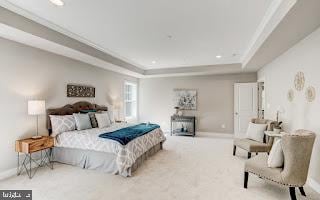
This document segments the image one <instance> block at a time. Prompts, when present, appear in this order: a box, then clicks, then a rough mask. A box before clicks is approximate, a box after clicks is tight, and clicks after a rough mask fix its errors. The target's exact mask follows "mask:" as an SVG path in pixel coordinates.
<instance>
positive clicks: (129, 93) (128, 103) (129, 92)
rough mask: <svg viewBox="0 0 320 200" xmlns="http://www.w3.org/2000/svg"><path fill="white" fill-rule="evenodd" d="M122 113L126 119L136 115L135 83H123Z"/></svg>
mask: <svg viewBox="0 0 320 200" xmlns="http://www.w3.org/2000/svg"><path fill="white" fill-rule="evenodd" d="M124 114H125V117H126V119H130V118H136V117H137V84H135V83H132V82H127V81H126V82H125V83H124Z"/></svg>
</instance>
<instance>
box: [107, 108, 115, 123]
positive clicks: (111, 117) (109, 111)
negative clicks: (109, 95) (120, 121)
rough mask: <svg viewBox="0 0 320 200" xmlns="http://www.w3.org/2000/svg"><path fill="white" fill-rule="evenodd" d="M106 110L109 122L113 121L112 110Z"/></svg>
mask: <svg viewBox="0 0 320 200" xmlns="http://www.w3.org/2000/svg"><path fill="white" fill-rule="evenodd" d="M107 112H108V115H109V119H110V122H111V124H113V123H115V120H114V115H113V111H112V110H108V111H107Z"/></svg>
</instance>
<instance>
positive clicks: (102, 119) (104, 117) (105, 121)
mask: <svg viewBox="0 0 320 200" xmlns="http://www.w3.org/2000/svg"><path fill="white" fill-rule="evenodd" d="M95 116H96V119H97V122H98V127H99V128H104V127H108V126H110V125H111V121H110V119H109V115H108V113H96V114H95Z"/></svg>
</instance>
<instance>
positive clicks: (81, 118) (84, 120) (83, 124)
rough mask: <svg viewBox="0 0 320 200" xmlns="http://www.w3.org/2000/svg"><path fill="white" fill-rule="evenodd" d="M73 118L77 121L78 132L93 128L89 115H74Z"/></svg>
mask: <svg viewBox="0 0 320 200" xmlns="http://www.w3.org/2000/svg"><path fill="white" fill-rule="evenodd" d="M73 117H74V120H75V121H76V127H77V130H78V131H81V130H85V129H90V128H92V126H91V121H90V117H89V115H88V114H80V113H79V114H78V113H74V114H73Z"/></svg>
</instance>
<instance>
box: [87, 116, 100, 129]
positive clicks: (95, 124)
mask: <svg viewBox="0 0 320 200" xmlns="http://www.w3.org/2000/svg"><path fill="white" fill-rule="evenodd" d="M88 115H89V118H90V121H91V126H92V128H97V127H98V122H97V119H96V113H95V112H89V113H88Z"/></svg>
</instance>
